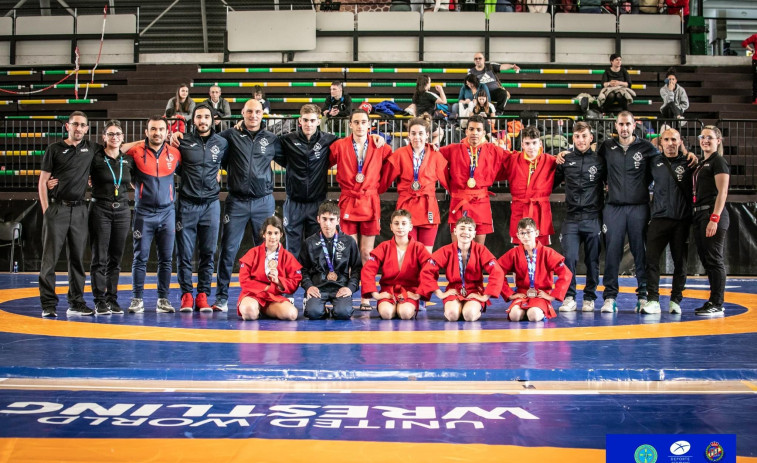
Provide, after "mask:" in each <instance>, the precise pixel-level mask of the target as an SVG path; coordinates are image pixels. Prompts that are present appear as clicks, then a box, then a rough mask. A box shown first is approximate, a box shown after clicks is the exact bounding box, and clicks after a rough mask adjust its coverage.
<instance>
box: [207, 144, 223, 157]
mask: <svg viewBox="0 0 757 463" xmlns="http://www.w3.org/2000/svg"><path fill="white" fill-rule="evenodd" d="M210 152H211V153H212V154H215V155H216V156H217V155H218V153H220V152H221V148H219V147H218V145H213V146H211V147H210Z"/></svg>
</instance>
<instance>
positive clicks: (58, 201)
mask: <svg viewBox="0 0 757 463" xmlns="http://www.w3.org/2000/svg"><path fill="white" fill-rule="evenodd" d="M50 202H52V203H55V204H61V205H63V206H66V207H74V206H81V205H82V204H84V201H66V200H65V199H51V200H50Z"/></svg>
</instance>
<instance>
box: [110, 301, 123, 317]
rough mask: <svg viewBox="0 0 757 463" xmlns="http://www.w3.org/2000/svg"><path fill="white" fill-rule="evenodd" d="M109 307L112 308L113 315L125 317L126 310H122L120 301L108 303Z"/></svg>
mask: <svg viewBox="0 0 757 463" xmlns="http://www.w3.org/2000/svg"><path fill="white" fill-rule="evenodd" d="M108 307H110V313H112V314H113V315H123V313H124V309H122V308H121V306H120V305H118V301H116V300H113V301H108Z"/></svg>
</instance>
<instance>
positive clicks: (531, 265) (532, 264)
mask: <svg viewBox="0 0 757 463" xmlns="http://www.w3.org/2000/svg"><path fill="white" fill-rule="evenodd" d="M523 252H525V253H526V262H528V279H529V280H531V287H532V288H533V287H534V278H536V248H534V257H533V259H532V258H531V256H529V255H528V251H526V250H525V249H524V250H523Z"/></svg>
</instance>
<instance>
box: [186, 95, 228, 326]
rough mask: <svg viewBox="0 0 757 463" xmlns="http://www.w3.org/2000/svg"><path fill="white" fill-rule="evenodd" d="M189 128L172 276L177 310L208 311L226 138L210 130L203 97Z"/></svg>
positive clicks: (211, 125) (208, 110) (208, 109)
mask: <svg viewBox="0 0 757 463" xmlns="http://www.w3.org/2000/svg"><path fill="white" fill-rule="evenodd" d="M192 123H193V128H192V129H191V130H190V131H188V132H187V134H186V135H184V136H183V137H182V138H181V141H180V143H179V151H180V152H181V161H182V162H181V167H180V174H181V189H180V190H179V201H178V203H179V204H178V208H177V209H178V210H177V213H176V245H177V246H176V248H177V258H176V260H177V267H178V272H177V279H178V280H179V286H181V292H182V296H181V307H180V309H179V310H180V311H182V312H191V311H192V310H193V309H195V310H199V311H201V312H212V311H213V309H212V308H211V307H210V304H209V303H208V294H210V287H211V280H212V279H213V265H214V260H215V250H216V247H217V243H218V229H219V228H220V225H219V220H218V218H219V217H220V216H221V205H220V202H219V200H218V194H219V193H220V191H221V185H220V182H219V181H220V170H221V162H222V160H223V159H224V157H225V156H226V150H227V148H228V145H229V144H228V142H227V141H226V139H224V138H223V137H221V136H220V135H218V134H216V133H215V130H214V127H215V124H214V122H213V110H212V109H211V107H210V106H208V105H206V104H205V103H201V104H199V105H197V106H196V107H195V110H194V114H193V115H192ZM195 246H197V257H198V259H199V263H198V267H197V300H194V298H193V296H192V294H193V287H192V256H193V255H194V252H195Z"/></svg>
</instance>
